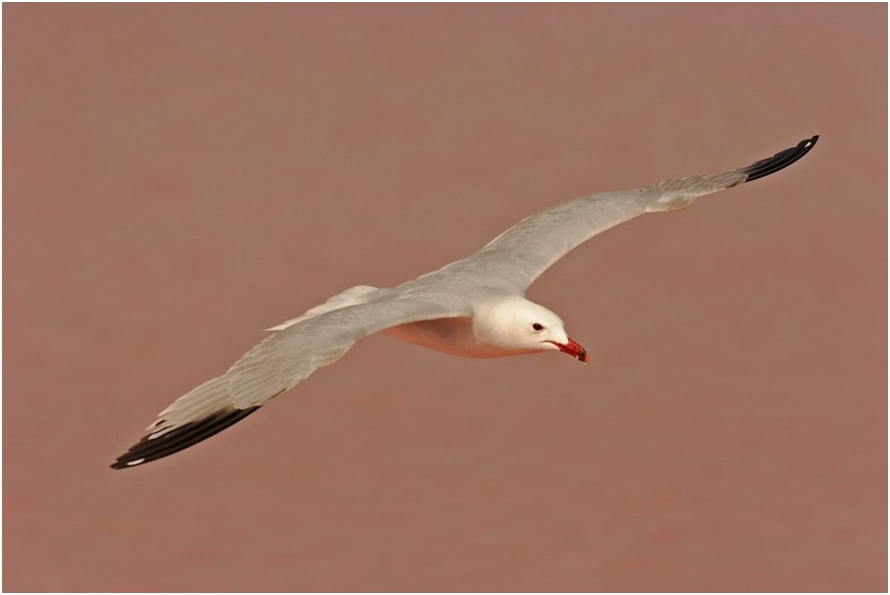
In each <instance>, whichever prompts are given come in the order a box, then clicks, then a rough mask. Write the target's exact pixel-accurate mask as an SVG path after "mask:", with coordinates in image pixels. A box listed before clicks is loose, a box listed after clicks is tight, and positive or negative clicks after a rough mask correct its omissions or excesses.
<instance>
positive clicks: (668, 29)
mask: <svg viewBox="0 0 890 595" xmlns="http://www.w3.org/2000/svg"><path fill="white" fill-rule="evenodd" d="M3 17H4V18H3V87H4V91H5V92H4V95H3V148H4V152H3V174H4V175H3V199H4V200H3V207H4V208H3V211H4V212H3V215H4V218H3V248H4V250H3V265H4V275H3V297H4V309H3V314H4V322H5V325H4V327H3V347H4V359H3V364H4V365H3V372H4V373H5V376H4V383H3V389H4V391H3V521H4V523H3V546H4V549H3V553H4V557H3V578H4V583H3V587H4V589H5V590H7V591H44V590H51V591H69V590H71V591H153V590H158V591H165V590H176V591H192V590H197V591H207V590H211V591H213V590H216V591H254V590H259V591H302V590H313V591H328V590H334V591H344V590H361V591H368V590H370V591H377V590H386V591H401V590H436V591H440V590H445V591H451V590H455V591H462V590H472V591H485V590H510V591H525V590H545V591H561V590H585V591H599V590H609V591H627V590H630V591H648V590H669V591H676V590H680V591H700V590H701V591H722V590H731V591H758V590H769V591H782V590H804V591H823V590H830V591H847V590H853V591H886V589H887V574H886V573H887V454H886V453H887V450H886V445H887V382H886V379H887V376H886V373H887V368H886V362H887V342H886V339H887V336H886V329H887V309H886V306H887V276H886V271H887V260H886V254H887V233H886V232H887V227H886V221H887V169H886V164H887V28H886V26H887V7H886V5H882V4H872V5H843V6H841V5H817V6H814V5H794V6H789V5H784V6H770V5H749V6H731V5H719V6H715V5H694V6H691V5H676V6H657V7H656V6H651V5H626V6H625V5H608V6H607V5H558V6H544V5H522V6H518V5H506V6H492V5H363V6H356V5H281V4H279V5H233V4H229V5H140V4H126V5H123V4H120V5H115V4H106V5H64V6H63V5H56V4H41V5H22V4H12V5H10V4H5V5H4V6H3ZM813 134H820V135H821V140H820V141H819V144H818V145H817V146H816V148H815V149H814V150H813V151H812V152H811V153H810V154H809V155H808V156H807V157H806V158H804V159H803V160H802V161H800V162H799V163H797V164H795V165H794V166H793V167H791V168H789V169H788V170H785V171H783V172H781V173H780V174H777V175H775V176H771V177H769V178H767V179H764V180H761V181H758V182H756V183H753V184H748V185H745V186H743V187H739V188H736V189H733V190H731V191H729V192H726V193H723V194H720V195H717V196H714V197H710V198H708V199H707V200H701V201H699V203H697V204H696V205H695V206H694V207H693V208H690V209H687V210H684V211H680V212H676V213H668V214H664V215H657V216H647V217H644V218H642V219H639V220H636V221H634V222H632V223H629V224H628V225H625V226H621V227H619V228H617V229H615V230H612V231H609V232H607V233H605V234H604V235H602V236H600V237H597V238H596V239H594V240H593V241H592V242H590V243H589V244H586V245H584V246H583V247H582V248H580V249H578V250H576V251H574V252H572V253H571V254H569V255H568V256H567V257H566V258H565V259H564V260H562V261H561V262H559V263H558V264H557V265H556V266H554V267H553V268H552V269H551V270H550V271H548V272H547V273H546V274H545V275H544V276H543V277H542V278H541V279H540V280H539V282H538V283H537V284H536V285H534V286H533V287H532V288H531V291H530V293H529V297H530V298H531V299H533V300H536V301H539V302H540V303H542V304H544V305H546V306H548V307H550V308H552V309H553V310H555V311H556V312H558V313H559V314H560V315H561V316H562V317H563V318H564V320H565V321H566V323H567V325H568V330H569V332H570V334H571V336H572V337H574V338H575V339H577V340H578V341H579V342H581V343H582V344H584V345H585V346H586V347H587V348H588V350H589V351H590V353H591V364H590V365H588V366H584V365H581V364H580V363H578V362H577V361H574V360H572V359H571V358H569V357H566V356H564V355H560V354H546V355H538V356H524V357H517V358H506V359H500V360H487V361H483V360H478V361H477V360H465V359H460V358H455V357H450V356H446V355H442V354H438V353H435V352H432V351H428V350H424V349H422V348H419V347H416V346H412V345H408V344H402V343H399V342H397V341H395V340H393V339H391V338H388V337H377V336H375V337H372V338H370V339H369V340H367V341H365V342H363V343H361V344H359V345H358V346H357V347H356V348H355V349H354V350H353V351H352V352H351V353H349V354H348V355H347V356H346V357H345V358H344V359H343V360H341V361H340V362H339V363H338V364H336V365H335V366H333V367H331V368H327V369H324V370H321V371H319V372H318V373H317V374H316V375H314V376H312V377H311V378H310V379H308V380H307V381H306V382H305V383H304V384H302V385H300V386H299V387H297V388H295V389H293V390H292V391H290V392H289V393H286V394H285V395H284V396H282V397H281V398H279V399H277V400H275V401H274V402H272V403H271V404H270V405H269V406H267V407H264V408H263V410H262V411H260V412H258V413H256V414H255V415H253V416H251V417H250V418H249V419H247V420H246V421H244V422H242V423H240V424H238V425H237V426H235V427H233V428H231V429H230V430H227V431H226V432H224V433H223V434H220V435H219V436H216V437H214V438H212V439H211V440H209V441H207V442H205V443H203V444H200V445H198V446H196V447H194V448H192V449H189V450H187V451H185V452H182V453H180V454H178V455H176V456H174V457H171V458H169V459H166V460H163V461H160V462H157V463H153V464H151V465H148V466H146V467H142V468H138V469H133V470H126V471H112V470H111V469H109V468H108V464H109V463H111V462H112V460H113V459H114V457H115V456H117V455H118V454H120V453H121V452H122V451H123V450H124V449H125V448H126V447H128V446H129V445H131V444H132V443H133V442H134V441H135V440H137V439H138V438H139V437H140V436H141V431H142V429H143V428H144V427H145V426H146V425H148V424H149V423H150V422H152V421H153V420H154V419H155V414H156V413H157V412H158V411H160V410H161V409H162V408H164V407H165V406H166V405H167V404H168V403H169V402H170V401H172V400H173V399H174V398H176V397H178V396H179V395H181V394H183V393H185V392H186V391H188V390H189V389H191V388H192V387H193V386H195V385H197V384H199V383H200V382H203V381H204V380H206V379H208V378H210V377H212V376H215V375H218V374H219V373H221V372H223V371H224V370H225V369H226V368H227V367H228V366H229V365H230V364H231V363H232V362H233V361H234V360H235V359H237V358H238V357H239V356H240V355H241V354H242V353H243V352H244V351H246V350H247V349H249V348H250V347H251V346H252V345H253V344H254V343H255V342H257V341H258V340H260V339H261V338H262V337H263V333H262V332H261V331H260V329H263V328H266V327H268V326H271V325H273V324H275V323H278V322H280V321H282V320H284V319H287V318H291V317H293V316H296V315H299V314H300V313H301V312H303V311H304V310H306V309H307V308H309V307H311V306H314V305H316V304H318V303H320V302H321V301H323V300H324V299H326V298H327V297H328V296H330V295H332V294H334V293H337V292H339V291H341V290H342V289H344V288H346V287H349V286H351V285H356V284H360V283H362V284H374V285H378V286H387V285H393V284H397V283H399V282H402V281H405V280H407V279H410V278H413V277H415V276H417V275H419V274H422V273H425V272H427V271H430V270H432V269H434V268H437V267H439V266H441V265H443V264H445V263H447V262H450V261H452V260H455V259H458V258H461V257H463V256H465V255H467V254H469V253H470V252H473V251H475V250H477V249H478V248H480V247H481V246H483V245H484V244H485V243H487V242H488V241H489V240H490V239H491V238H493V237H494V236H495V235H497V234H498V233H500V232H501V231H503V230H504V229H506V228H507V227H509V226H510V225H512V224H513V223H515V222H517V221H518V220H520V219H521V218H523V217H525V216H527V215H529V214H531V213H533V212H535V211H537V210H540V209H543V208H545V207H547V206H550V205H552V204H554V203H556V202H559V201H563V200H567V199H571V198H574V197H576V196H580V195H584V194H589V193H592V192H596V191H603V190H615V189H626V188H634V187H639V186H642V185H645V184H649V183H652V182H655V181H658V180H662V179H666V178H671V177H676V176H680V175H687V174H698V173H709V172H717V171H725V170H727V169H732V168H736V167H740V166H744V165H747V164H749V163H751V162H752V161H754V160H757V159H760V158H763V157H768V156H770V155H772V154H773V153H775V152H777V151H779V150H781V149H784V148H786V147H790V146H793V145H794V144H795V143H797V142H798V141H799V140H800V139H802V138H806V137H809V136H810V135H813Z"/></svg>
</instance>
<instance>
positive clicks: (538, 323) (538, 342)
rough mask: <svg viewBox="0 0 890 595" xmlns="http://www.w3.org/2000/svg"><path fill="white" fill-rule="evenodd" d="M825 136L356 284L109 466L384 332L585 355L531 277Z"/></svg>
mask: <svg viewBox="0 0 890 595" xmlns="http://www.w3.org/2000/svg"><path fill="white" fill-rule="evenodd" d="M818 139H819V137H818V136H813V137H812V138H809V139H806V140H803V141H801V142H800V143H798V144H797V146H795V147H792V148H790V149H786V150H784V151H782V152H780V153H777V154H776V155H774V156H773V157H770V158H768V159H763V160H761V161H757V162H755V163H753V164H752V165H749V166H748V167H743V168H741V169H736V170H733V171H730V172H726V173H721V174H713V175H701V176H690V177H684V178H677V179H673V180H667V181H664V182H659V183H657V184H653V185H651V186H647V187H645V188H640V189H637V190H627V191H622V192H604V193H600V194H594V195H592V196H583V197H581V198H576V199H575V200H570V201H568V202H565V203H562V204H559V205H557V206H555V207H552V208H550V209H547V210H545V211H541V212H540V213H536V214H534V215H532V216H530V217H527V218H526V219H523V220H522V221H521V222H519V223H518V224H517V225H515V226H514V227H512V228H510V229H509V230H507V231H505V232H504V233H502V234H501V235H499V236H498V237H496V238H495V239H494V240H492V241H491V242H489V243H488V245H486V246H485V247H484V248H482V249H481V250H480V251H478V252H476V253H475V254H472V255H471V256H468V257H467V258H464V259H463V260H458V261H457V262H453V263H451V264H449V265H446V266H444V267H442V268H441V269H438V270H436V271H433V272H432V273H427V274H426V275H423V276H421V277H418V278H417V279H414V280H413V281H408V282H407V283H403V284H402V285H399V286H397V287H392V288H384V289H378V288H376V287H369V286H364V285H361V286H357V287H352V288H350V289H347V290H346V291H344V292H342V293H340V294H338V295H335V296H333V297H332V298H330V299H329V300H327V301H326V302H325V303H324V304H321V305H320V306H316V307H315V308H312V309H311V310H309V311H307V312H306V313H305V314H303V315H302V316H300V317H299V318H294V319H292V320H288V321H287V322H284V323H282V324H279V325H278V326H275V327H273V328H271V329H268V330H270V331H274V334H272V335H271V336H269V337H268V338H267V339H266V340H264V341H263V342H261V343H259V344H258V345H256V346H255V347H254V348H253V349H251V350H250V351H248V352H247V353H246V354H245V355H244V356H243V357H242V358H241V359H240V360H238V361H237V362H235V364H234V365H233V366H232V367H230V368H229V369H228V371H227V372H226V373H225V374H223V375H222V376H219V377H217V378H213V379H211V380H208V381H207V382H205V383H204V384H201V385H200V386H198V387H197V388H195V389H193V390H191V391H190V392H188V393H187V394H185V395H184V396H182V397H180V398H178V399H177V400H176V401H174V402H173V403H172V404H171V405H170V406H169V407H167V408H166V409H164V410H163V411H162V412H161V413H160V414H159V416H158V419H157V421H155V422H154V423H153V424H152V425H150V426H149V427H148V428H147V429H146V431H147V434H146V435H145V436H144V437H143V438H142V439H141V440H140V441H139V442H137V443H136V444H135V445H133V446H132V447H131V448H130V449H129V450H128V451H127V452H126V453H124V454H123V455H121V456H120V457H118V459H117V460H116V461H115V462H114V463H113V464H112V465H111V467H113V468H115V469H123V468H127V467H133V466H136V465H141V464H143V463H148V462H150V461H154V460H157V459H160V458H162V457H166V456H168V455H171V454H173V453H175V452H178V451H180V450H183V449H184V448H188V447H189V446H192V445H193V444H196V443H198V442H200V441H202V440H204V439H205V438H208V437H210V436H212V435H214V434H216V433H217V432H220V431H221V430H224V429H225V428H227V427H229V426H231V425H232V424H234V423H236V422H237V421H239V420H241V419H244V418H245V417H247V416H248V415H250V414H251V413H253V412H254V411H256V410H257V409H258V408H259V407H261V406H262V405H264V404H266V403H267V402H268V401H269V400H271V399H272V398H274V397H276V396H278V395H280V394H281V393H283V392H284V391H286V390H287V389H289V388H291V387H293V386H295V385H297V384H299V383H300V382H301V381H302V380H303V379H305V378H306V377H307V376H309V375H310V374H312V373H313V372H314V371H315V370H316V369H318V368H321V367H324V366H329V365H331V364H333V363H334V362H336V361H337V360H339V359H340V358H341V357H343V356H344V355H345V354H346V352H347V351H349V349H350V348H351V347H352V346H353V345H355V344H356V343H357V342H359V341H361V340H362V339H365V338H366V337H368V336H370V335H373V334H374V333H378V332H384V333H386V334H389V335H392V336H394V337H396V338H398V339H401V340H403V341H408V342H410V343H416V344H418V345H423V346H424V347H429V348H431V349H435V350H437V351H442V352H445V353H450V354H454V355H460V356H464V357H500V356H506V355H519V354H522V353H536V352H539V351H561V352H563V353H567V354H569V355H571V356H572V357H575V358H577V359H579V360H580V361H582V362H587V359H588V358H587V352H586V351H585V350H584V348H583V347H581V345H579V344H578V343H577V342H575V341H574V340H573V339H571V338H569V336H568V335H567V334H566V331H565V326H564V324H563V321H562V319H560V317H559V316H557V315H556V314H554V313H553V312H551V311H550V310H548V309H547V308H545V307H543V306H540V305H538V304H535V303H533V302H531V301H529V300H527V299H526V298H525V293H526V291H527V289H528V287H529V285H531V284H532V283H533V282H534V281H535V279H537V278H538V276H540V275H541V273H543V272H544V271H545V270H547V268H548V267H550V266H551V265H552V264H553V263H555V262H556V261H557V260H559V259H560V258H562V257H563V256H565V255H566V253H568V252H569V251H570V250H572V249H573V248H575V247H577V246H578V245H579V244H581V243H583V242H585V241H587V240H589V239H590V238H592V237H593V236H595V235H597V234H599V233H601V232H603V231H606V230H607V229H609V228H611V227H614V226H616V225H618V224H619V223H624V222H625V221H630V220H631V219H634V218H636V217H639V216H640V215H643V214H644V213H658V212H662V211H673V210H676V209H682V208H684V207H687V206H689V205H690V204H692V203H693V202H694V201H695V200H696V199H697V198H699V197H701V196H705V195H708V194H713V193H715V192H720V191H721V190H725V189H727V188H732V187H733V186H737V185H739V184H742V183H744V182H750V181H752V180H756V179H758V178H762V177H764V176H768V175H770V174H772V173H775V172H777V171H779V170H781V169H783V168H785V167H788V166H789V165H791V164H792V163H794V162H795V161H797V160H798V159H800V158H801V157H803V156H804V155H806V154H807V152H809V150H810V149H812V148H813V146H814V145H815V144H816V141H817V140H818Z"/></svg>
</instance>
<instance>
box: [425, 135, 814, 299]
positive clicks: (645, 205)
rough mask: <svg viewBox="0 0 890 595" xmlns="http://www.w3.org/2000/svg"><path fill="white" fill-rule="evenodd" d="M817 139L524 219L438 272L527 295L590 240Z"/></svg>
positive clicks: (775, 166)
mask: <svg viewBox="0 0 890 595" xmlns="http://www.w3.org/2000/svg"><path fill="white" fill-rule="evenodd" d="M818 139H819V137H818V136H813V137H811V138H808V139H806V140H802V141H801V142H800V143H798V144H797V146H794V147H791V148H790V149H786V150H784V151H781V152H780V153H777V154H776V155H773V156H772V157H768V158H767V159H762V160H760V161H757V162H755V163H752V164H751V165H749V166H747V167H742V168H739V169H736V170H733V171H729V172H725V173H719V174H708V175H701V176H688V177H685V178H676V179H673V180H666V181H664V182H659V183H657V184H653V185H651V186H647V187H646V188H640V189H638V190H626V191H621V192H603V193H601V194H594V195H591V196H583V197H581V198H576V199H575V200H570V201H568V202H564V203H562V204H559V205H556V206H555V207H552V208H550V209H547V210H544V211H541V212H540V213H536V214H534V215H532V216H530V217H527V218H526V219H524V220H522V221H521V222H519V223H518V224H516V225H514V226H513V227H512V228H510V229H508V230H507V231H505V232H504V233H502V234H501V235H500V236H498V237H497V238H495V239H494V240H492V241H491V242H489V244H488V245H487V246H485V247H484V248H483V249H482V250H480V251H479V252H476V253H475V254H472V255H471V256H468V257H467V258H465V259H463V260H459V261H457V262H453V263H451V264H449V265H447V266H446V267H444V268H443V269H440V270H439V271H436V273H438V274H439V275H440V276H443V277H447V276H449V275H457V276H461V277H465V278H467V279H469V280H470V281H471V282H472V283H478V284H483V283H484V284H486V285H488V286H492V287H499V288H501V289H503V290H506V291H509V292H512V293H525V291H526V289H528V286H529V285H531V284H532V282H534V280H535V279H537V278H538V276H539V275H540V274H541V273H543V272H544V271H545V270H547V269H548V268H549V267H550V266H551V265H553V264H554V263H555V262H556V261H557V260H559V259H560V258H562V257H563V256H565V255H566V254H567V253H568V252H569V251H570V250H572V249H574V248H575V247H577V246H578V245H580V244H582V243H583V242H586V241H587V240H589V239H590V238H592V237H593V236H595V235H597V234H599V233H602V232H604V231H606V230H607V229H610V228H612V227H615V226H616V225H619V224H620V223H624V222H625V221H630V220H631V219H634V218H636V217H639V216H640V215H643V214H644V213H654V212H660V211H673V210H676V209H681V208H683V207H686V206H688V205H690V204H691V203H692V202H694V201H695V199H696V198H699V197H701V196H705V195H707V194H713V193H714V192H720V191H721V190H726V189H727V188H732V187H733V186H737V185H739V184H742V183H744V182H750V181H752V180H757V179H759V178H762V177H764V176H768V175H770V174H772V173H775V172H777V171H779V170H781V169H784V168H786V167H788V166H789V165H791V164H792V163H794V162H795V161H797V160H798V159H800V158H801V157H803V156H804V155H806V154H807V153H808V152H809V150H810V149H812V148H813V145H815V144H816V141H817V140H818Z"/></svg>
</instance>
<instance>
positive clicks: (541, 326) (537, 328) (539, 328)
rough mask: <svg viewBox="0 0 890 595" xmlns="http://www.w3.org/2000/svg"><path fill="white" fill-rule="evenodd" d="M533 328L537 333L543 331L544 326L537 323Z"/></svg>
mask: <svg viewBox="0 0 890 595" xmlns="http://www.w3.org/2000/svg"><path fill="white" fill-rule="evenodd" d="M532 328H533V329H535V330H536V331H543V330H544V325H543V324H539V323H537V322H536V323H534V324H533V325H532Z"/></svg>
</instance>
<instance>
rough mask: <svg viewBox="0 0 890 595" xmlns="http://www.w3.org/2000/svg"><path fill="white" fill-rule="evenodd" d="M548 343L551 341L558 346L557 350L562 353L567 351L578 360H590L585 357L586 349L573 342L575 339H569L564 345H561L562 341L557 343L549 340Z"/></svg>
mask: <svg viewBox="0 0 890 595" xmlns="http://www.w3.org/2000/svg"><path fill="white" fill-rule="evenodd" d="M550 343H553V344H554V345H556V346H557V347H559V350H560V351H562V352H563V353H568V354H569V355H571V356H572V357H574V358H577V359H578V361H581V362H584V363H585V364H586V363H587V362H588V361H589V360H590V358H589V357H587V350H586V349H584V348H583V347H581V346H580V345H578V344H577V343H575V341H573V340H572V339H569V342H568V343H566V344H565V345H563V344H562V343H557V342H556V341H550Z"/></svg>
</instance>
